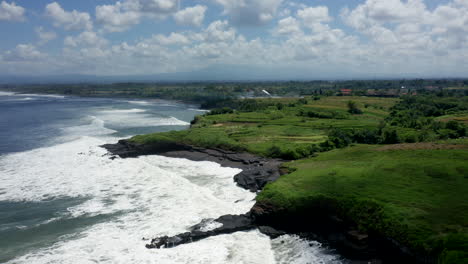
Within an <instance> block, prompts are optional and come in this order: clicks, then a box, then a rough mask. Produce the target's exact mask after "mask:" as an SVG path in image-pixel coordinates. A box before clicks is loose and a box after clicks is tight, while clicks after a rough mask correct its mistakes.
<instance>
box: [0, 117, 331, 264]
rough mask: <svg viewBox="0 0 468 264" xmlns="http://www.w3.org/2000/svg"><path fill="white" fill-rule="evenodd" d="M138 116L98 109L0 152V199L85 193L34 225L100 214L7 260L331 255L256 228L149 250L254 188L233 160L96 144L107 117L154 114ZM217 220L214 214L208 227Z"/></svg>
mask: <svg viewBox="0 0 468 264" xmlns="http://www.w3.org/2000/svg"><path fill="white" fill-rule="evenodd" d="M130 110H132V109H130ZM137 110H138V109H137ZM109 111H111V112H109ZM142 115H143V117H142ZM145 115H147V113H145V112H143V111H135V110H133V111H130V112H128V111H127V112H123V111H120V112H115V111H113V112H112V110H107V112H106V111H101V112H99V113H97V114H96V116H90V117H88V119H89V120H87V121H89V123H88V124H84V125H79V126H74V127H69V128H64V129H63V131H64V133H65V134H66V135H67V136H68V137H69V140H71V141H68V142H66V143H62V144H58V145H55V146H51V147H44V148H39V149H35V150H30V151H26V152H21V153H14V154H8V155H5V156H1V157H0V183H1V185H0V201H34V202H40V201H43V200H50V199H59V198H64V197H66V198H77V199H81V198H86V199H83V202H82V203H81V204H78V205H75V206H72V207H69V208H67V210H66V213H63V214H61V215H54V216H53V217H51V218H50V219H47V220H45V221H43V222H41V223H39V224H40V225H41V224H42V225H45V224H51V223H52V224H53V223H55V222H58V221H60V220H61V219H64V218H67V219H69V218H83V219H86V218H89V217H93V216H98V215H100V216H105V217H107V218H106V221H102V222H100V223H97V224H94V225H90V226H85V227H84V228H82V229H80V231H78V232H79V233H71V234H68V235H66V236H63V237H61V239H60V240H59V242H56V243H54V244H53V245H52V246H47V247H45V248H37V249H35V250H33V251H31V252H29V253H27V254H26V255H23V256H20V257H18V258H16V259H14V260H11V261H10V263H96V262H99V263H163V264H164V263H253V264H256V263H258V264H263V263H275V262H277V263H335V262H331V261H335V259H336V258H335V257H330V256H328V255H326V253H324V250H323V248H321V246H320V245H319V244H308V243H307V242H305V241H303V240H300V239H299V238H296V237H294V236H291V237H282V239H284V240H286V241H287V242H286V243H284V242H283V243H281V242H280V241H279V240H273V241H272V240H270V239H269V238H268V237H267V236H265V235H263V234H261V233H260V232H258V231H257V230H254V231H250V232H238V233H234V234H229V235H220V236H216V237H210V238H207V239H204V240H201V241H197V242H195V243H190V244H186V245H181V246H178V247H175V248H170V249H162V250H148V249H146V248H145V246H144V245H145V244H146V243H148V242H149V241H148V240H147V239H148V238H152V237H155V236H164V235H175V234H178V233H180V232H186V231H187V230H188V228H189V227H190V226H192V225H195V224H198V223H199V222H200V221H201V220H203V219H206V218H212V219H214V218H217V217H219V216H221V215H224V214H241V213H245V212H247V211H248V210H249V209H250V208H251V207H252V205H253V203H254V198H255V194H254V193H251V192H249V191H247V190H244V189H241V188H239V187H237V186H236V185H235V183H234V182H233V176H234V175H235V174H237V173H239V172H240V170H239V169H234V168H226V167H221V166H220V165H219V164H217V163H214V162H207V161H203V162H194V161H189V160H186V159H176V158H167V157H162V156H142V157H138V158H132V159H120V158H116V159H114V160H111V159H109V155H108V153H107V151H106V150H105V149H103V148H101V147H99V146H100V145H102V144H105V143H109V142H115V141H116V140H117V139H116V138H112V137H110V134H111V133H114V132H115V131H114V130H111V129H108V128H106V127H105V125H106V124H107V123H111V124H114V125H115V124H116V123H118V122H124V123H127V124H126V125H127V126H128V125H129V124H128V123H130V125H139V124H143V122H144V124H145V126H148V125H149V123H150V122H149V120H152V122H154V119H155V118H154V117H152V116H145ZM138 118H141V120H139V121H135V120H138ZM156 119H157V118H156ZM166 119H168V118H166ZM142 120H144V121H142ZM176 120H177V119H176ZM179 121H180V120H179ZM182 122H183V121H182ZM78 135H81V136H80V137H78ZM83 135H87V136H83ZM72 138H73V140H72ZM216 227H219V223H216V222H212V223H209V224H208V225H207V226H206V228H207V229H213V228H216ZM73 232H76V231H73ZM142 238H147V239H146V240H142ZM286 245H290V246H289V247H288V246H286ZM303 251H307V252H303ZM310 260H313V261H312V262H311V261H310ZM329 260H330V261H329Z"/></svg>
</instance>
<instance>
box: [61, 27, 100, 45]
mask: <svg viewBox="0 0 468 264" xmlns="http://www.w3.org/2000/svg"><path fill="white" fill-rule="evenodd" d="M64 44H65V45H66V46H70V47H81V46H93V47H103V46H106V45H107V44H108V41H107V40H106V39H104V38H103V37H101V36H99V35H98V34H97V33H96V32H93V31H84V32H82V33H80V34H79V35H78V36H76V37H72V36H68V37H66V38H65V40H64Z"/></svg>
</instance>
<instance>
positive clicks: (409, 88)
mask: <svg viewBox="0 0 468 264" xmlns="http://www.w3.org/2000/svg"><path fill="white" fill-rule="evenodd" d="M0 90H9V91H15V92H23V93H48V94H64V95H77V96H102V97H104V96H105V97H109V96H110V97H138V98H161V99H170V100H182V101H186V102H193V103H200V104H201V103H203V104H204V105H205V106H206V107H211V106H212V105H215V104H216V103H217V102H218V101H220V100H228V99H234V98H239V97H247V98H249V97H267V96H268V95H267V94H266V93H264V92H263V90H266V91H268V92H269V93H270V94H272V95H273V96H281V97H285V96H291V97H293V96H311V95H314V96H330V95H343V96H346V95H367V96H387V97H398V96H404V95H415V94H421V93H423V94H424V93H443V94H445V95H450V96H466V95H468V79H466V80H461V79H434V80H430V79H414V80H350V81H283V82H216V83H213V82H181V83H163V82H161V83H114V84H47V85H46V84H38V85H0Z"/></svg>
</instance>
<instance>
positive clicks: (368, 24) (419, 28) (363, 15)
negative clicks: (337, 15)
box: [342, 0, 468, 53]
mask: <svg viewBox="0 0 468 264" xmlns="http://www.w3.org/2000/svg"><path fill="white" fill-rule="evenodd" d="M342 18H343V20H344V21H345V23H347V24H348V25H349V26H351V27H353V28H355V29H356V30H358V31H359V32H361V33H362V34H365V35H367V36H369V37H371V40H373V41H374V42H376V43H378V44H379V45H386V46H388V47H389V48H391V49H393V50H405V52H406V53H408V52H411V50H412V51H413V52H417V50H427V51H430V50H431V49H432V51H434V50H439V51H441V50H443V49H446V50H448V49H453V48H455V49H461V48H463V47H467V45H468V44H467V41H468V38H467V35H468V4H467V2H466V1H465V0H455V1H453V2H449V3H447V4H440V5H438V6H437V7H436V8H435V9H434V10H433V11H431V10H429V9H428V8H427V6H426V5H425V4H424V2H423V1H422V0H408V1H401V0H389V1H377V0H367V1H366V2H365V3H363V4H360V5H358V6H357V7H356V8H354V9H352V10H350V9H348V8H345V9H343V10H342ZM422 40H424V41H422Z"/></svg>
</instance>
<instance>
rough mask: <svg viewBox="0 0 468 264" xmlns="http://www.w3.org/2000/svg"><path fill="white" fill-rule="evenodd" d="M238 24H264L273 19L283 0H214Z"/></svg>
mask: <svg viewBox="0 0 468 264" xmlns="http://www.w3.org/2000/svg"><path fill="white" fill-rule="evenodd" d="M214 1H215V2H216V3H218V4H220V5H222V6H223V8H224V14H225V15H227V16H229V18H230V20H231V21H232V22H233V23H234V24H237V25H262V24H265V23H267V22H269V21H271V20H272V19H273V18H274V17H275V16H276V13H277V11H278V8H279V6H280V5H281V3H282V2H283V0H214Z"/></svg>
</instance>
